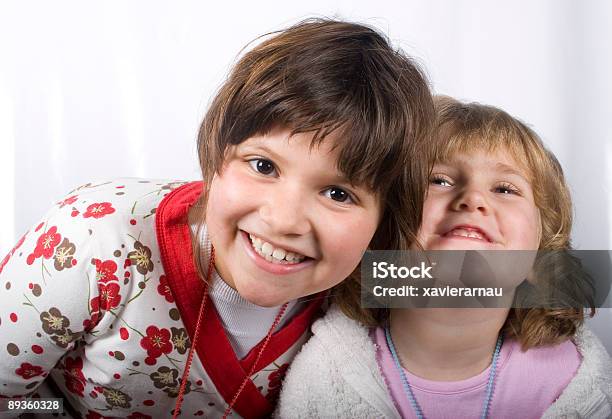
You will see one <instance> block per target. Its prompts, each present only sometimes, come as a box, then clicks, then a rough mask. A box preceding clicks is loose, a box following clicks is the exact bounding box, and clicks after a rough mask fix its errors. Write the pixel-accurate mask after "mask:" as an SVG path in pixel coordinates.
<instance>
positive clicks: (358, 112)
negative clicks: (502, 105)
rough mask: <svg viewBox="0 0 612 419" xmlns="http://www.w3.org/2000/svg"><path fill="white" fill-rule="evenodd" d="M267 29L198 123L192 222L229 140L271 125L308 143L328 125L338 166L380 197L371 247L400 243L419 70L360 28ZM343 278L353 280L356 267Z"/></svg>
mask: <svg viewBox="0 0 612 419" xmlns="http://www.w3.org/2000/svg"><path fill="white" fill-rule="evenodd" d="M270 35H272V36H271V37H269V38H268V39H266V40H264V41H263V42H262V43H260V44H259V45H257V46H256V47H255V48H254V49H252V50H251V51H249V52H247V53H246V54H244V56H243V57H242V58H241V59H240V60H239V61H238V62H237V63H236V65H235V66H234V68H233V69H232V71H231V73H230V75H229V77H228V78H227V80H226V81H225V83H224V84H223V85H222V86H221V88H220V89H219V91H218V93H217V95H216V96H215V98H214V100H213V101H212V104H211V105H210V108H209V109H208V112H207V113H206V116H205V117H204V120H203V121H202V124H201V126H200V132H199V136H198V154H199V158H200V166H201V168H202V175H203V178H204V182H205V190H204V193H203V194H202V196H201V198H200V202H199V203H198V204H197V206H196V207H197V208H198V209H199V214H198V215H196V218H197V220H198V221H200V222H201V223H203V222H204V220H205V207H206V197H207V193H208V190H209V187H210V183H211V181H212V179H213V177H214V176H215V175H216V174H219V173H221V171H222V169H223V163H224V160H225V157H226V153H227V152H228V150H229V148H230V147H231V146H234V145H237V144H240V143H241V142H243V141H245V140H246V139H248V138H250V137H253V136H255V135H259V134H266V133H268V132H270V131H271V130H272V129H274V128H277V127H286V128H289V129H290V130H291V132H292V134H297V133H304V132H309V133H313V141H312V146H316V145H317V144H318V143H320V142H321V141H325V138H326V137H327V136H328V135H329V134H330V133H332V132H334V133H339V135H337V136H335V138H338V139H337V140H334V141H335V143H334V147H336V148H337V149H338V151H339V160H338V169H339V170H340V171H341V172H342V173H343V174H344V175H345V176H346V177H347V178H348V179H349V181H351V182H352V183H354V184H360V185H365V186H367V187H368V188H370V189H371V190H372V191H373V192H374V193H375V194H376V195H377V197H378V198H379V199H380V202H381V207H382V212H381V214H382V217H381V222H380V224H379V227H378V229H377V231H376V233H375V235H374V237H373V239H372V242H371V244H370V245H371V248H373V249H393V248H398V247H402V243H403V241H404V240H405V239H404V238H405V237H409V238H410V239H414V238H415V237H416V233H417V229H418V226H419V224H420V221H421V209H422V200H423V196H424V194H425V188H424V187H425V185H426V182H425V180H426V179H427V176H428V172H427V165H426V161H423V159H422V153H423V147H424V144H423V143H424V142H425V141H424V139H426V138H427V136H428V135H429V133H430V131H431V124H432V122H433V120H434V110H433V101H432V97H431V93H430V91H429V87H428V83H427V81H426V78H425V76H424V74H423V73H422V71H421V70H420V69H419V67H418V66H417V65H416V64H415V63H414V62H413V61H412V60H411V59H410V58H408V57H407V56H406V55H404V54H403V53H402V52H401V51H399V50H394V49H393V48H392V47H391V46H390V44H389V41H388V40H387V39H386V38H385V37H384V36H383V35H381V34H380V33H379V32H378V31H376V30H375V29H373V28H370V27H368V26H364V25H360V24H355V23H349V22H342V21H337V20H328V19H309V20H306V21H303V22H301V23H298V24H296V25H294V26H292V27H290V28H288V29H286V30H283V31H280V32H277V33H273V34H270ZM197 236H198V235H197V234H196V235H194V237H193V238H192V243H193V248H194V256H195V261H196V266H198V269H199V271H200V273H202V266H201V263H200V258H199V257H197V255H199V254H200V249H199V246H200V244H199V243H198V241H197V239H196V237H197ZM351 277H352V278H353V280H357V283H359V281H358V279H359V269H358V268H357V269H355V271H354V272H353V274H352V275H351Z"/></svg>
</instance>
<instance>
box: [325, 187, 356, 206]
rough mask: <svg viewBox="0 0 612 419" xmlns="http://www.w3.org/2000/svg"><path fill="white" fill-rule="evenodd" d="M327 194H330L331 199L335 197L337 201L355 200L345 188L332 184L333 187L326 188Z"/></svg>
mask: <svg viewBox="0 0 612 419" xmlns="http://www.w3.org/2000/svg"><path fill="white" fill-rule="evenodd" d="M325 195H326V196H329V197H330V198H331V199H333V200H334V201H336V202H341V203H346V202H353V200H352V199H351V195H350V194H349V193H348V192H347V191H345V190H344V189H342V188H339V187H337V186H332V187H331V188H329V189H326V190H325Z"/></svg>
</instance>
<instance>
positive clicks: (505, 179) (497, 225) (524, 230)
mask: <svg viewBox="0 0 612 419" xmlns="http://www.w3.org/2000/svg"><path fill="white" fill-rule="evenodd" d="M519 167H520V166H519V165H518V164H517V162H516V161H515V160H514V159H513V158H512V157H511V156H510V154H509V153H507V152H502V151H499V150H498V151H494V152H485V151H483V150H475V151H473V152H471V153H469V155H468V154H467V153H459V154H458V155H457V156H455V157H454V158H453V159H452V160H451V161H448V162H444V163H438V164H436V165H434V168H433V170H432V175H431V181H430V185H429V191H428V193H427V198H426V200H425V205H424V207H423V224H422V226H421V229H420V231H419V240H420V242H421V244H422V245H423V247H424V248H425V249H427V250H443V249H448V250H478V249H482V250H489V249H491V250H536V249H537V248H538V246H539V237H540V229H541V227H540V215H539V210H538V208H537V207H536V205H535V201H534V197H533V190H532V187H531V183H530V182H529V180H528V176H527V175H526V174H525V173H524V172H523V171H521V170H520V169H518V168H519Z"/></svg>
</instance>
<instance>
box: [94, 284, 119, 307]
mask: <svg viewBox="0 0 612 419" xmlns="http://www.w3.org/2000/svg"><path fill="white" fill-rule="evenodd" d="M99 290H100V308H101V309H102V310H110V309H113V308H115V307H117V306H118V305H119V302H120V301H121V295H119V290H120V288H119V285H118V284H116V283H114V282H113V283H110V284H102V285H100V287H99Z"/></svg>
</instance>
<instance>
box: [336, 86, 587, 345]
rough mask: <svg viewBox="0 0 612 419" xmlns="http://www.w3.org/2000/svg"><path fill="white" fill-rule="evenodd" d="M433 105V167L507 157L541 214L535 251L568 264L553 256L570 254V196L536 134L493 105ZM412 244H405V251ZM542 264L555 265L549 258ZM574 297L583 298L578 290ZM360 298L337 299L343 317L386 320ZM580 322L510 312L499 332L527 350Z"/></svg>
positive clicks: (563, 312) (577, 313) (566, 315)
mask: <svg viewBox="0 0 612 419" xmlns="http://www.w3.org/2000/svg"><path fill="white" fill-rule="evenodd" d="M434 106H435V110H436V123H435V128H434V134H433V136H432V141H431V144H430V149H431V152H430V154H429V155H430V156H431V161H430V164H431V166H433V164H434V163H435V162H438V161H448V160H449V159H450V158H451V157H452V156H453V155H455V154H457V153H470V152H472V151H474V150H485V151H486V152H495V151H498V150H503V151H504V152H508V153H510V155H511V156H512V157H513V158H514V160H515V161H516V162H517V163H518V164H519V165H521V166H522V167H521V169H522V170H523V172H524V173H525V174H526V175H527V176H528V180H529V182H530V184H531V187H532V189H533V195H534V201H535V204H536V206H537V208H538V209H539V212H540V220H541V235H540V244H539V249H540V250H547V251H550V252H546V254H547V255H553V256H552V257H555V256H554V255H559V257H560V258H561V259H560V260H561V261H562V262H567V261H568V258H567V256H566V255H563V254H561V253H559V252H555V251H566V250H569V249H571V243H570V233H571V227H572V202H571V197H570V193H569V189H568V187H567V184H566V182H565V178H564V175H563V170H562V168H561V165H560V164H559V162H558V161H557V159H556V158H555V156H554V155H553V154H552V153H551V152H550V151H549V150H548V149H547V148H546V147H545V146H544V144H543V143H542V141H541V140H540V138H539V137H538V135H537V134H536V133H535V132H534V131H533V130H532V129H531V128H529V127H528V126H527V125H525V124H524V123H523V122H521V121H520V120H518V119H516V118H513V117H512V116H510V115H509V114H508V113H506V112H504V111H503V110H501V109H499V108H495V107H492V106H487V105H482V104H479V103H462V102H459V101H457V100H455V99H453V98H450V97H447V96H436V97H434ZM431 166H430V167H431ZM410 240H411V239H410V238H407V241H410ZM412 243H414V242H412ZM412 243H406V245H407V246H408V247H409V245H410V244H412ZM542 253H544V252H542ZM547 257H548V256H547ZM545 263H546V264H548V265H547V266H551V265H554V261H551V260H550V257H548V259H547V260H546V262H545ZM565 265H567V263H565ZM572 269H573V268H572ZM576 293H577V294H585V293H583V290H582V289H577V290H576ZM359 298H360V294H359V292H358V291H357V292H356V290H352V292H351V293H340V294H338V295H337V298H336V301H337V302H338V304H339V305H340V306H341V308H342V309H343V311H344V312H345V314H347V315H348V316H349V317H352V318H354V319H356V320H358V321H360V322H362V323H364V324H366V325H369V326H375V325H380V324H381V323H382V322H383V321H385V320H386V317H387V316H388V310H387V309H363V308H361V307H360V301H359V300H358V299H359ZM584 299H586V300H588V297H585V298H584ZM584 299H583V300H584ZM593 314H594V308H593V307H592V303H591V316H592V315H593ZM583 320H584V311H583V309H582V308H554V309H553V308H540V307H538V308H512V309H511V310H510V313H509V315H508V318H507V320H506V323H505V325H504V327H503V331H504V333H505V334H506V336H509V337H515V338H516V339H518V340H519V342H520V343H521V346H522V347H523V349H524V350H526V349H528V348H531V347H536V346H541V345H549V344H556V343H559V342H562V341H564V340H565V339H567V338H570V337H572V336H573V335H574V334H575V333H576V330H577V328H578V327H579V326H580V325H581V323H582V322H583Z"/></svg>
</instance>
